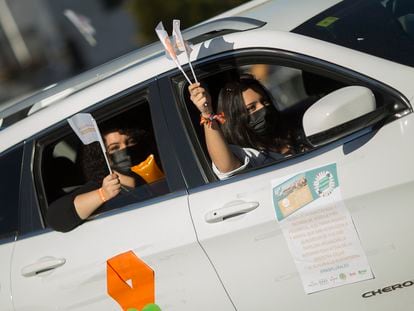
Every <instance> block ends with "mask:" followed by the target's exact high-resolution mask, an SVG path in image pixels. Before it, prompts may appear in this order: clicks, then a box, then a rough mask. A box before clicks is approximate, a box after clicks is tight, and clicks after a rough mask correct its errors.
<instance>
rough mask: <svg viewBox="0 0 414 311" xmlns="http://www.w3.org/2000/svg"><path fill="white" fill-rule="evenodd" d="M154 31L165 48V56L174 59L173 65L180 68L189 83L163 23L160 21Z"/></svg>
mask: <svg viewBox="0 0 414 311" xmlns="http://www.w3.org/2000/svg"><path fill="white" fill-rule="evenodd" d="M155 32H156V33H157V35H158V38H159V39H160V41H161V43H162V45H163V46H164V48H165V52H166V54H167V57H168V58H171V59H172V60H173V61H174V63H175V65H176V66H177V67H178V69H180V70H181V72H182V73H183V75H184V77H185V78H186V79H187V81H188V83H190V84H191V81H190V79H189V78H188V76H187V74H186V73H185V71H184V70H183V68H182V67H181V65H180V62H179V61H178V58H177V54H176V53H175V49H174V47H173V45H172V44H171V40H170V37H169V36H168V34H167V32H166V31H165V29H164V25H163V24H162V22H159V23H158V25H157V27H156V28H155Z"/></svg>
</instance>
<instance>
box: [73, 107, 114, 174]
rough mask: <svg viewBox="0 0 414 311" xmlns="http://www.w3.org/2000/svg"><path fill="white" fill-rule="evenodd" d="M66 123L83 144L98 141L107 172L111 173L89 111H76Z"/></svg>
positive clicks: (94, 122) (102, 144)
mask: <svg viewBox="0 0 414 311" xmlns="http://www.w3.org/2000/svg"><path fill="white" fill-rule="evenodd" d="M68 123H69V125H70V127H71V128H72V130H73V131H74V132H75V134H76V135H77V136H78V137H79V139H80V140H81V141H82V143H83V144H84V145H89V144H91V143H93V142H95V141H97V142H99V145H100V146H101V149H102V152H103V155H104V157H105V161H106V165H107V166H108V169H109V172H110V173H111V174H112V170H111V166H110V165H109V161H108V157H107V155H106V149H105V145H104V143H103V140H102V136H101V134H100V132H99V129H98V125H97V124H96V121H95V119H94V118H93V117H92V115H91V114H90V113H78V114H75V115H74V116H73V117H71V118H69V119H68Z"/></svg>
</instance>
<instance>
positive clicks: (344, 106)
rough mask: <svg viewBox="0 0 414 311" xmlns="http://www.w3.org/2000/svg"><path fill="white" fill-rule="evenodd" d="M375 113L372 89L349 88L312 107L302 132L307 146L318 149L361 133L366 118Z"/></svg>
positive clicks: (306, 113) (304, 118)
mask: <svg viewBox="0 0 414 311" xmlns="http://www.w3.org/2000/svg"><path fill="white" fill-rule="evenodd" d="M375 110H376V103H375V96H374V94H373V93H372V91H371V90H370V89H368V88H366V87H363V86H347V87H344V88H341V89H338V90H336V91H333V92H332V93H329V94H328V95H326V96H324V97H322V98H321V99H319V100H318V101H317V102H315V103H314V104H313V105H312V106H311V107H309V108H308V109H307V110H306V112H305V114H304V116H303V120H302V122H303V129H304V132H305V135H306V138H307V140H308V142H309V143H310V144H311V145H312V146H315V147H316V146H319V145H323V144H326V143H328V142H330V141H333V140H336V139H338V138H341V137H345V136H346V135H349V134H351V133H352V132H354V131H356V130H358V129H362V128H363V127H365V126H366V120H364V118H363V117H364V116H365V115H367V114H370V113H372V112H374V111H375ZM364 121H365V122H364Z"/></svg>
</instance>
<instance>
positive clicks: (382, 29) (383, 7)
mask: <svg viewBox="0 0 414 311" xmlns="http://www.w3.org/2000/svg"><path fill="white" fill-rule="evenodd" d="M293 32H296V33H299V34H303V35H306V36H310V37H314V38H317V39H321V40H324V41H328V42H332V43H335V44H338V45H342V46H345V47H349V48H351V49H354V50H358V51H362V52H365V53H368V54H372V55H375V56H379V57H382V58H385V59H389V60H392V61H394V62H397V63H401V64H404V65H408V66H414V59H413V57H412V55H413V53H414V2H413V1H411V0H358V1H356V0H346V1H341V2H340V3H339V4H337V5H335V6H333V7H331V8H330V9H328V10H326V11H324V12H322V13H321V14H319V15H317V16H315V17H313V18H312V19H310V20H308V21H306V22H305V23H303V24H302V25H300V26H299V27H297V28H296V29H294V30H293Z"/></svg>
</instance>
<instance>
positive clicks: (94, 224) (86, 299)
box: [11, 193, 234, 311]
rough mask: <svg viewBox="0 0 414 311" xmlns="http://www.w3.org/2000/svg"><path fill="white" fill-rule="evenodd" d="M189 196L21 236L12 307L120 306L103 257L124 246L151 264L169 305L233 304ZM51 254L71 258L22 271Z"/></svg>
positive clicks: (159, 296) (160, 298) (160, 300)
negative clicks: (201, 239)
mask: <svg viewBox="0 0 414 311" xmlns="http://www.w3.org/2000/svg"><path fill="white" fill-rule="evenodd" d="M187 204H188V202H187V197H186V195H185V193H181V194H180V195H178V196H177V197H174V196H173V197H172V198H170V199H168V198H162V197H161V198H158V199H155V202H152V204H149V205H148V203H147V204H145V203H144V204H136V205H132V206H129V207H125V208H124V209H125V211H121V212H118V213H116V214H114V215H111V216H110V217H108V215H106V216H103V217H98V219H95V220H93V221H90V222H87V223H85V224H83V225H82V226H80V227H79V228H77V229H75V230H73V231H71V232H70V233H60V232H55V231H49V232H47V233H43V234H39V235H35V236H30V237H26V238H23V239H20V240H18V241H17V242H16V243H15V244H16V245H15V252H14V258H13V261H12V269H11V273H12V275H13V283H12V287H13V300H14V307H15V310H16V311H17V310H33V311H35V310H39V311H40V310H41V311H47V310H56V309H59V310H73V309H75V310H85V311H86V310H119V308H120V306H119V305H118V304H117V303H116V302H115V300H113V299H112V298H111V297H110V296H109V294H108V293H107V275H106V261H107V260H109V259H110V258H113V257H114V256H117V255H119V254H123V253H125V252H127V251H133V252H134V253H135V254H136V255H137V256H138V258H140V259H141V260H143V261H144V262H145V263H146V264H147V265H148V266H149V267H151V269H153V270H154V273H155V297H156V303H157V304H159V305H160V306H162V307H163V308H164V309H167V310H197V309H200V308H201V307H204V306H208V308H209V309H212V310H214V309H220V310H234V309H233V306H232V305H231V303H230V301H229V300H228V297H227V295H226V293H225V291H224V289H223V287H222V285H221V283H220V282H219V279H218V278H217V276H216V274H215V272H214V270H213V267H212V266H211V264H210V262H209V261H208V259H207V257H206V256H205V254H204V253H203V251H202V250H201V248H200V246H199V244H198V243H197V239H196V236H195V233H194V230H193V225H192V221H191V218H190V215H189V212H188V207H187ZM50 258H55V259H65V260H66V263H65V264H63V265H62V266H60V267H57V268H56V269H54V270H50V271H47V272H44V273H40V274H38V275H32V276H23V275H22V270H23V269H25V268H27V267H28V266H30V265H33V264H36V263H39V262H41V261H42V260H45V259H50ZM206 291H207V292H208V293H210V294H211V295H213V296H214V299H210V297H209V296H207V295H205V292H206Z"/></svg>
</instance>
